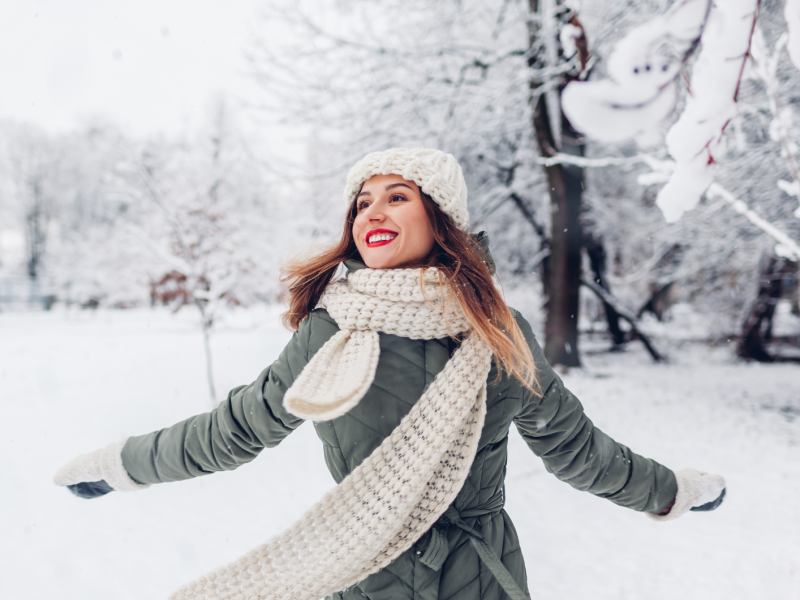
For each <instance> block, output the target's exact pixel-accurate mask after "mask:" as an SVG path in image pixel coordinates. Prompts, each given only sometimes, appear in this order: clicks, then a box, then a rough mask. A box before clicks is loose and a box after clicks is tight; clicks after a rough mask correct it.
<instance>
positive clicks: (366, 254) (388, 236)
mask: <svg viewBox="0 0 800 600" xmlns="http://www.w3.org/2000/svg"><path fill="white" fill-rule="evenodd" d="M428 201H429V202H430V200H428ZM356 211H357V215H356V218H355V221H354V222H353V238H354V239H355V243H356V248H358V252H359V254H360V255H361V258H362V259H363V260H364V263H365V264H366V265H367V266H368V267H369V268H370V269H393V268H396V267H400V266H407V265H412V264H416V263H421V262H423V261H424V259H426V258H427V257H428V256H429V255H430V253H431V250H433V242H434V240H433V228H432V227H431V221H430V219H429V218H428V211H427V210H426V209H425V205H424V202H423V199H422V195H421V193H420V190H419V187H418V186H417V184H416V183H414V182H413V181H406V180H405V179H403V178H402V177H400V175H375V176H373V177H370V178H369V179H368V180H367V181H365V182H364V185H363V186H362V187H361V191H360V192H359V193H358V195H357V196H356Z"/></svg>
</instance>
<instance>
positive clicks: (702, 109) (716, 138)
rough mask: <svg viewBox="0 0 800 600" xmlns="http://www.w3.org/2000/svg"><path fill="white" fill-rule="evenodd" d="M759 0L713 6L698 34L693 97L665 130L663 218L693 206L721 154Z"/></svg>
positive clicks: (671, 218) (728, 1)
mask: <svg viewBox="0 0 800 600" xmlns="http://www.w3.org/2000/svg"><path fill="white" fill-rule="evenodd" d="M759 3H760V0H726V1H725V2H719V3H717V4H716V5H715V7H714V9H713V10H712V11H711V14H710V16H709V20H708V24H707V26H706V30H705V31H704V33H703V37H702V41H703V49H702V50H701V52H700V56H699V57H698V59H697V64H696V65H695V67H694V71H693V72H692V81H691V90H692V95H691V96H690V97H689V98H688V100H687V102H686V108H685V110H684V111H683V114H682V115H681V117H680V118H679V119H678V122H677V123H675V125H673V126H672V128H671V129H670V130H669V133H667V140H666V141H667V149H668V150H669V153H670V154H671V155H672V157H673V158H674V159H675V162H676V167H675V172H674V173H673V174H672V177H671V178H670V180H669V181H668V182H667V185H665V186H664V187H663V188H662V189H661V191H660V192H659V194H658V198H657V199H656V204H657V205H658V207H659V208H660V209H661V210H662V212H663V213H664V218H665V219H666V220H667V221H668V222H675V221H677V220H678V219H680V218H681V216H682V215H683V213H685V212H686V211H689V210H692V209H693V208H694V207H695V206H697V203H698V202H700V198H701V197H702V195H703V192H705V191H706V189H708V186H709V185H711V182H712V181H713V180H714V171H715V167H716V159H715V156H719V155H721V154H724V152H725V146H724V140H723V133H724V131H725V127H726V126H727V125H728V123H729V122H730V120H731V119H732V118H733V117H734V116H735V115H736V100H737V96H738V94H739V85H740V82H741V79H742V73H743V71H744V66H745V61H746V60H747V56H748V51H749V48H750V39H751V37H752V35H753V31H754V29H755V23H756V15H757V12H758V5H759Z"/></svg>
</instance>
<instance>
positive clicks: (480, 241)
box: [344, 231, 497, 275]
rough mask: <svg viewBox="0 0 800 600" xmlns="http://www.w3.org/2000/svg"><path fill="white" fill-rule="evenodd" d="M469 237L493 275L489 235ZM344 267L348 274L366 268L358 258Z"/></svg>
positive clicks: (349, 260) (481, 232)
mask: <svg viewBox="0 0 800 600" xmlns="http://www.w3.org/2000/svg"><path fill="white" fill-rule="evenodd" d="M470 237H472V241H473V242H475V243H476V244H477V245H478V246H479V247H480V249H481V250H483V251H484V252H485V253H486V258H487V259H488V260H487V261H485V262H486V263H487V266H488V267H489V271H491V272H492V275H494V273H495V272H496V271H497V266H496V265H495V262H494V258H492V254H491V252H489V234H488V233H486V232H485V231H479V232H478V233H471V234H470ZM344 266H345V267H347V272H348V273H352V272H353V271H358V270H359V269H366V268H367V265H365V264H364V262H363V261H362V260H361V257H360V256H359V257H358V258H350V259H347V260H346V261H344Z"/></svg>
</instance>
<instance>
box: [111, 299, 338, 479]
mask: <svg viewBox="0 0 800 600" xmlns="http://www.w3.org/2000/svg"><path fill="white" fill-rule="evenodd" d="M325 316H327V314H326V315H325ZM328 319H330V318H329V317H328ZM320 325H321V327H320ZM326 325H327V326H326ZM319 329H322V330H323V331H322V332H320V331H318V330H319ZM326 329H331V326H330V323H329V322H328V321H327V320H325V319H320V318H319V315H316V314H314V313H312V315H311V317H309V318H306V319H304V320H303V321H302V323H301V324H300V327H299V329H298V331H297V332H295V334H294V335H293V336H292V339H291V340H290V341H289V344H288V345H287V346H286V348H284V350H283V352H282V353H281V355H280V356H279V357H278V359H277V360H276V361H275V362H274V363H273V364H272V365H271V366H270V367H268V368H267V369H265V370H264V371H263V372H262V373H261V374H260V375H259V376H258V378H257V379H256V380H255V381H254V382H253V383H251V384H250V385H245V386H240V387H237V388H234V389H233V390H231V391H230V393H229V394H228V397H227V398H226V399H225V400H224V401H223V402H221V403H220V404H219V406H218V407H217V408H215V409H214V410H212V411H211V412H209V413H204V414H201V415H197V416H194V417H191V418H189V419H186V420H185V421H181V422H180V423H177V424H176V425H173V426H172V427H167V428H166V429H161V430H160V431H154V432H153V433H148V434H147V435H142V436H137V437H131V438H129V439H128V441H127V443H126V444H125V446H124V447H123V449H122V464H123V465H124V466H125V469H126V470H127V471H128V473H129V474H130V476H131V477H132V478H133V479H134V480H136V481H137V482H139V483H164V482H167V481H181V480H183V479H189V478H191V477H199V476H200V475H207V474H209V473H213V472H216V471H230V470H232V469H235V468H237V467H239V466H241V465H243V464H245V463H247V462H250V461H251V460H253V459H254V458H255V457H256V456H258V454H259V452H261V450H262V449H264V448H271V447H274V446H277V445H278V444H279V443H280V442H281V441H282V440H283V439H284V438H285V437H286V436H288V435H289V434H290V433H291V432H292V431H294V430H295V429H296V428H297V427H299V426H300V425H301V423H302V422H303V421H302V420H301V419H298V418H297V417H295V416H293V415H291V414H289V413H288V412H286V410H284V408H283V395H284V394H285V393H286V390H287V389H288V388H289V387H290V386H291V385H292V383H293V382H294V379H295V377H297V376H298V375H299V374H300V371H302V370H303V367H305V366H306V364H307V363H308V361H309V359H310V356H309V353H310V346H311V345H315V346H317V347H319V346H321V343H319V342H320V341H321V340H319V339H318V338H319V337H320V335H319V334H320V333H323V334H326V333H327V331H325V330H326ZM333 331H335V329H334V330H333ZM332 334H333V333H330V335H332ZM328 337H330V336H328ZM315 338H316V340H315ZM314 341H316V342H317V343H316V344H314Z"/></svg>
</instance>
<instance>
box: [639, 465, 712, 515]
mask: <svg viewBox="0 0 800 600" xmlns="http://www.w3.org/2000/svg"><path fill="white" fill-rule="evenodd" d="M675 478H676V479H677V480H678V495H677V496H675V504H673V505H672V509H670V511H669V512H668V513H667V514H665V515H652V514H648V515H647V516H648V517H650V518H651V519H653V520H655V521H671V520H672V519H677V518H678V517H680V516H681V515H682V514H684V513H687V512H689V511H690V510H692V509H695V510H697V509H698V508H699V509H700V510H713V509H714V508H716V507H717V506H719V503H721V502H722V497H723V493H724V492H725V478H724V477H722V475H711V474H710V473H701V472H700V471H695V470H694V469H683V470H682V471H677V472H676V473H675ZM715 500H718V501H719V502H718V503H717V502H714V501H715ZM711 503H714V504H713V505H711V506H708V507H706V506H705V505H709V504H711ZM701 507H702V508H701Z"/></svg>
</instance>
